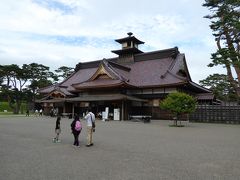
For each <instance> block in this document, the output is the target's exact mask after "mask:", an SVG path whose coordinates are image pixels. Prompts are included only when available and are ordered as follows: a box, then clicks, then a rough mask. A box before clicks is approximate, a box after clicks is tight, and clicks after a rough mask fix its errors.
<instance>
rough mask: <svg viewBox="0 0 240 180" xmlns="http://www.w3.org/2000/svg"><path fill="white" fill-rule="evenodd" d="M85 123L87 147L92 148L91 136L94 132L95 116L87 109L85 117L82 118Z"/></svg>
mask: <svg viewBox="0 0 240 180" xmlns="http://www.w3.org/2000/svg"><path fill="white" fill-rule="evenodd" d="M84 119H85V120H86V121H87V144H86V146H87V147H90V146H93V142H92V135H93V132H95V127H96V125H95V115H94V114H93V113H92V112H91V109H90V108H88V110H87V115H86V116H85V117H84Z"/></svg>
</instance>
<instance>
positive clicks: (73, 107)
mask: <svg viewBox="0 0 240 180" xmlns="http://www.w3.org/2000/svg"><path fill="white" fill-rule="evenodd" d="M115 41H116V42H118V43H119V44H121V45H122V48H121V49H120V50H114V51H112V52H113V53H115V54H116V55H117V57H115V58H108V59H102V60H97V61H91V62H85V63H81V62H80V63H78V64H77V65H76V68H75V72H74V73H73V74H71V75H70V76H69V77H68V78H67V79H65V80H64V81H63V82H61V83H59V84H55V85H52V86H49V87H45V88H42V89H40V90H39V93H41V94H44V95H45V97H44V98H43V99H41V100H40V101H39V102H41V104H42V106H43V107H44V112H45V113H46V114H47V113H49V111H50V110H51V109H52V108H53V107H54V108H58V111H59V113H78V114H80V115H82V114H83V113H84V112H85V110H86V108H87V107H88V106H90V107H92V109H93V111H94V113H96V114H98V113H99V114H101V113H102V112H104V111H105V110H106V107H107V110H108V112H109V117H110V118H114V117H113V116H114V113H115V112H119V114H120V116H119V117H116V118H115V119H120V120H127V119H129V115H151V116H152V118H156V119H161V118H166V116H165V115H166V114H164V113H162V111H161V110H160V108H159V103H160V101H161V100H162V99H163V98H164V97H165V96H166V95H167V94H168V93H171V92H174V91H180V92H185V93H188V94H190V95H192V96H194V97H196V98H197V99H198V101H199V103H201V102H204V103H206V102H207V103H212V101H213V95H212V93H211V91H209V90H208V89H206V88H203V87H201V86H199V85H198V84H196V83H194V82H193V81H192V80H191V77H190V74H189V71H188V67H187V63H186V58H185V55H184V54H183V53H180V52H179V50H178V48H177V47H174V48H169V49H163V50H159V51H152V52H142V51H141V50H140V49H139V48H138V46H139V45H140V44H144V42H142V41H140V40H138V39H137V38H136V37H134V36H132V33H128V37H125V38H121V39H116V40H115Z"/></svg>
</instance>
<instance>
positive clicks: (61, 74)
mask: <svg viewBox="0 0 240 180" xmlns="http://www.w3.org/2000/svg"><path fill="white" fill-rule="evenodd" d="M55 72H56V73H58V78H63V79H66V78H67V77H68V76H70V75H71V74H72V73H73V72H74V68H72V67H67V66H61V67H59V68H58V69H57V70H55Z"/></svg>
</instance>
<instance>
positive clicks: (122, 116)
mask: <svg viewBox="0 0 240 180" xmlns="http://www.w3.org/2000/svg"><path fill="white" fill-rule="evenodd" d="M121 120H124V101H123V100H122V108H121Z"/></svg>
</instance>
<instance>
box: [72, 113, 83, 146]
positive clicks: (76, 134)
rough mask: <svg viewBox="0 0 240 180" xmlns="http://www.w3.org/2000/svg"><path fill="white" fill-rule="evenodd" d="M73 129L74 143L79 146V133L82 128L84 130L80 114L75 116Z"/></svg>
mask: <svg viewBox="0 0 240 180" xmlns="http://www.w3.org/2000/svg"><path fill="white" fill-rule="evenodd" d="M71 129H72V134H73V136H74V143H73V145H74V146H77V147H79V140H78V137H79V134H80V133H81V130H82V124H81V122H80V119H79V117H78V116H75V117H74V120H73V122H72V123H71Z"/></svg>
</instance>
